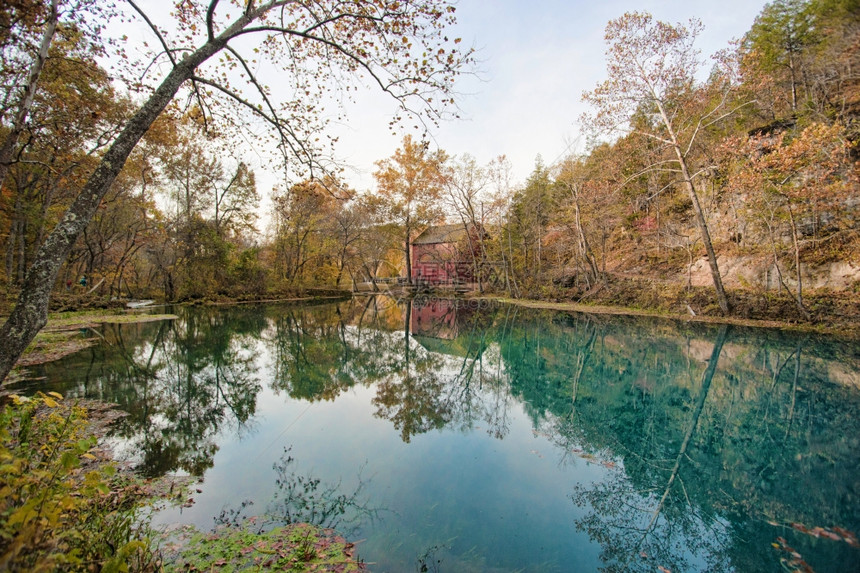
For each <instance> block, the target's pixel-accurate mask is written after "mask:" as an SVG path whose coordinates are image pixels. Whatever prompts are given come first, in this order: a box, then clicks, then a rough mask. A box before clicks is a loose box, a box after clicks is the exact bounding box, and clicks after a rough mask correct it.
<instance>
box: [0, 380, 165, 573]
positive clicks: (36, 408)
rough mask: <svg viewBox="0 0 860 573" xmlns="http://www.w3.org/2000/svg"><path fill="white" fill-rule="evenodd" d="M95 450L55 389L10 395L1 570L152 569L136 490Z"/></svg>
mask: <svg viewBox="0 0 860 573" xmlns="http://www.w3.org/2000/svg"><path fill="white" fill-rule="evenodd" d="M95 445H96V438H95V437H92V436H87V413H86V410H85V409H84V408H82V407H79V406H77V405H68V404H66V403H64V401H63V399H62V396H60V395H59V394H57V393H54V392H50V393H49V394H47V395H45V394H41V393H40V394H39V395H37V396H36V397H35V398H22V397H19V396H12V398H11V403H10V404H7V405H6V406H5V407H4V408H3V410H2V412H0V570H3V571H7V570H8V571H24V570H26V571H92V570H96V571H98V570H101V571H106V572H109V571H128V570H129V569H130V568H132V569H135V570H146V569H151V568H153V565H152V562H153V560H154V559H153V554H152V552H151V551H150V549H149V546H148V542H147V541H146V540H145V539H141V538H140V535H141V526H140V525H139V520H138V518H137V516H138V508H139V504H138V502H139V500H140V499H141V497H142V491H141V490H140V488H138V487H136V486H135V485H133V484H129V483H128V482H127V481H124V480H123V479H122V478H120V477H119V476H118V474H117V472H116V468H115V467H114V466H113V465H112V464H111V463H107V462H105V461H103V460H99V459H98V458H97V457H96V456H95V455H94V454H93V453H92V450H93V448H94V447H95Z"/></svg>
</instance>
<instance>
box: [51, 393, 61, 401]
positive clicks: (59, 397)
mask: <svg viewBox="0 0 860 573" xmlns="http://www.w3.org/2000/svg"><path fill="white" fill-rule="evenodd" d="M48 396H53V397H54V398H56V399H57V400H62V399H63V395H62V394H60V393H59V392H48Z"/></svg>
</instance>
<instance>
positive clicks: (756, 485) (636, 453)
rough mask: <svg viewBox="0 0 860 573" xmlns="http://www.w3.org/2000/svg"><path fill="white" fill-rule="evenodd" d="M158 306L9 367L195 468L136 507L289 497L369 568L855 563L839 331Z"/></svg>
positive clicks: (163, 460) (204, 522)
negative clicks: (75, 350)
mask: <svg viewBox="0 0 860 573" xmlns="http://www.w3.org/2000/svg"><path fill="white" fill-rule="evenodd" d="M179 313H180V319H179V320H177V321H169V322H160V323H145V324H137V325H121V326H120V325H104V326H103V327H102V329H101V333H102V334H103V335H104V337H105V342H104V343H102V344H100V345H99V346H96V347H94V348H92V349H90V350H87V351H85V352H83V353H79V354H76V355H74V356H72V357H69V358H67V359H66V360H64V361H62V362H58V363H54V364H48V365H44V366H43V367H40V368H38V369H34V371H33V375H34V376H45V377H46V379H45V380H40V381H36V382H32V383H29V384H26V385H24V386H22V388H21V390H33V391H34V390H35V389H43V390H56V391H59V392H61V393H63V394H64V395H66V396H73V397H74V396H81V397H84V396H85V397H88V398H97V399H103V400H107V401H112V402H117V403H119V404H120V405H121V406H122V407H123V408H124V409H126V410H128V411H129V412H130V414H131V416H129V418H128V419H127V420H126V421H125V422H124V423H123V425H121V426H120V427H118V428H117V430H116V434H115V436H114V437H113V440H114V441H115V443H116V445H117V448H118V449H119V450H120V451H121V452H122V453H123V454H124V455H126V456H128V457H129V458H131V459H133V460H136V461H137V462H138V463H139V464H140V471H141V472H142V473H144V474H146V475H160V474H162V473H164V472H177V473H189V474H193V475H199V476H202V479H203V482H202V484H200V486H199V487H200V489H201V490H202V493H199V494H197V495H195V503H194V505H193V506H191V507H190V508H175V509H170V510H167V511H165V512H163V513H162V514H160V515H159V516H157V522H158V523H160V524H171V523H177V522H181V523H193V524H195V525H197V526H198V527H201V528H204V529H205V528H209V527H212V526H213V525H214V524H215V523H216V521H225V520H235V519H237V518H239V517H241V516H252V515H266V516H268V517H270V518H274V519H278V520H281V521H314V522H316V523H318V524H321V525H324V526H333V527H336V528H338V529H339V530H341V531H342V532H344V533H346V534H347V535H348V536H349V537H350V538H351V539H353V540H360V543H359V554H360V556H361V557H362V558H363V559H365V560H366V561H367V562H369V563H371V569H372V570H375V571H412V570H417V569H418V568H420V566H421V565H422V564H425V565H427V567H428V570H430V571H433V570H439V571H594V570H597V569H599V568H601V567H606V568H609V569H610V570H634V571H635V570H641V571H654V570H658V567H664V568H666V569H669V570H671V571H673V572H677V571H700V570H705V569H708V570H713V571H781V570H785V569H784V566H783V564H781V562H780V561H781V560H782V561H785V562H787V561H790V560H792V559H795V563H794V565H795V566H799V564H798V562H797V560H796V559H797V558H796V557H793V556H792V555H791V553H790V552H789V551H788V550H786V548H787V547H790V548H791V549H792V550H794V551H796V552H797V553H798V554H799V555H800V556H801V558H802V559H803V560H804V561H805V562H806V563H808V564H809V565H810V566H811V567H812V568H813V569H814V570H815V571H819V572H820V571H856V570H858V569H860V548H857V547H854V546H853V545H852V544H853V543H854V540H853V538H852V537H851V534H850V533H849V532H854V533H856V532H857V531H858V529H860V511H858V510H860V499H858V493H860V467H858V466H860V456H858V454H860V431H858V430H860V427H858V426H860V417H858V414H860V353H858V349H857V348H855V346H854V345H850V344H844V343H840V342H838V341H836V340H833V339H829V338H825V337H817V336H810V335H798V334H784V333H779V332H776V331H772V330H768V331H765V330H754V329H740V328H726V327H720V326H706V325H695V324H685V323H677V324H676V323H673V322H670V321H658V320H645V319H633V318H624V317H596V316H588V315H581V314H568V313H555V312H547V311H529V310H526V309H521V308H520V309H518V308H514V307H508V306H489V305H480V308H479V305H477V304H476V303H466V304H462V303H461V304H456V303H454V302H451V301H432V300H431V301H423V302H421V301H418V302H416V303H415V304H413V305H412V306H411V307H404V306H403V305H397V304H395V303H394V302H393V301H391V300H389V299H383V298H377V299H373V298H369V299H355V300H353V301H349V302H342V303H338V304H326V305H319V306H310V307H296V306H283V305H270V306H259V307H248V306H240V307H232V308H203V309H201V308H187V309H179ZM709 366H710V367H709ZM816 527H818V528H825V529H818V530H816V529H815V528H816ZM774 545H776V547H774Z"/></svg>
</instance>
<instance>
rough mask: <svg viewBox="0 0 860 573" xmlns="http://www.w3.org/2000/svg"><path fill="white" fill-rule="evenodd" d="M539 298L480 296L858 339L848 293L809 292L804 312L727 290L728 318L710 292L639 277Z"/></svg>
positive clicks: (770, 297)
mask: <svg viewBox="0 0 860 573" xmlns="http://www.w3.org/2000/svg"><path fill="white" fill-rule="evenodd" d="M541 294H542V296H535V293H526V294H525V296H523V297H521V298H513V297H509V296H504V295H499V296H493V295H488V296H486V297H483V298H492V299H493V300H497V301H500V302H502V301H503V302H507V303H511V304H517V305H521V306H529V307H532V308H545V309H553V310H563V311H571V312H584V313H592V314H612V315H627V316H649V317H661V318H667V319H672V320H683V321H693V322H705V323H713V324H735V325H740V326H750V327H758V328H780V329H785V330H797V331H804V332H818V333H822V334H829V335H833V336H838V337H841V338H848V339H852V340H860V293H855V292H852V291H842V292H834V291H828V290H817V291H810V292H808V293H806V294H805V295H804V307H805V311H806V312H805V313H804V312H802V311H801V310H800V309H799V308H798V306H797V303H796V301H795V299H794V298H793V297H792V296H791V295H790V294H789V293H787V292H762V291H754V290H742V289H733V290H731V291H729V292H728V298H729V303H730V305H731V308H732V313H731V314H730V315H729V316H725V315H723V314H722V312H721V311H720V308H719V306H717V304H716V301H715V299H714V295H713V289H709V288H705V287H693V288H684V287H679V286H678V285H674V284H666V283H660V282H654V281H650V280H647V279H642V278H627V277H623V278H619V277H615V278H613V280H612V281H611V282H610V283H609V284H601V285H598V286H596V287H594V288H592V289H591V290H590V291H588V292H585V293H582V292H578V291H573V290H570V291H567V290H564V289H552V290H548V291H547V292H545V293H541ZM807 315H808V316H807Z"/></svg>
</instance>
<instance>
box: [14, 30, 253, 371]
mask: <svg viewBox="0 0 860 573" xmlns="http://www.w3.org/2000/svg"><path fill="white" fill-rule="evenodd" d="M250 21H251V20H250V19H249V17H248V15H247V14H246V15H244V16H243V17H241V18H240V19H239V20H237V22H236V23H235V24H234V25H233V26H231V27H229V28H228V29H227V30H225V32H224V33H223V34H222V35H221V36H219V37H217V38H215V39H213V40H210V41H209V42H207V43H206V44H204V45H203V46H202V47H201V48H200V49H198V50H197V51H195V52H193V53H192V54H190V55H188V56H186V58H185V59H183V60H182V61H181V62H179V63H178V64H177V65H176V66H175V67H174V68H173V69H172V70H171V72H170V73H169V74H168V75H167V77H166V78H164V81H162V83H161V85H160V86H158V89H157V90H156V91H155V92H154V93H153V94H152V95H151V96H150V97H149V99H148V100H147V101H146V102H145V103H144V104H143V106H142V107H141V108H140V109H139V110H138V111H137V112H136V113H135V114H134V116H132V117H131V119H129V121H128V123H127V124H126V126H125V128H124V129H123V130H122V132H120V134H119V135H118V136H117V138H116V139H115V140H114V142H113V144H111V146H110V149H108V151H107V152H106V153H105V155H104V157H102V160H101V162H100V163H99V165H98V167H97V168H96V170H95V171H94V172H93V174H92V175H91V176H90V178H89V180H88V181H87V183H86V185H84V188H83V189H82V190H81V192H80V193H79V194H78V196H77V197H76V198H75V200H74V201H73V202H72V205H71V206H70V207H69V209H68V211H66V213H65V215H64V216H63V218H62V220H61V221H60V222H59V223H58V224H57V226H56V227H55V228H54V230H53V231H52V232H51V234H50V235H48V238H47V239H46V240H45V242H44V243H43V244H42V246H41V247H40V248H39V250H38V252H37V253H36V258H35V260H34V261H33V264H32V265H31V266H30V269H29V271H28V272H27V274H26V277H25V278H24V282H23V284H22V289H21V294H20V296H19V297H18V302H17V304H16V305H15V308H14V309H13V310H12V313H11V315H10V316H9V319H8V320H7V321H6V323H5V324H4V325H3V326H2V328H0V382H2V381H3V380H5V378H6V375H7V374H9V371H10V370H11V369H12V367H13V366H14V365H15V362H17V360H18V357H19V356H21V354H22V353H23V352H24V349H25V348H27V346H28V345H29V344H30V342H31V341H32V340H33V338H35V336H36V334H37V333H38V332H39V330H41V329H42V327H43V326H44V325H45V323H46V322H47V321H48V305H49V303H50V299H51V291H52V289H53V287H54V283H55V282H56V280H57V274H58V273H59V270H60V267H61V266H62V265H63V263H64V262H65V261H66V259H67V258H68V256H69V252H70V251H71V249H72V247H73V246H74V244H75V242H76V241H77V239H78V237H79V236H80V234H81V233H82V232H83V231H84V229H86V227H87V225H88V224H89V222H90V220H91V219H92V217H93V215H94V214H95V212H96V209H97V208H98V206H99V203H101V200H102V198H103V197H104V196H105V194H106V193H107V192H108V190H109V189H110V187H111V185H112V184H113V182H114V180H115V179H116V177H117V175H118V174H119V172H120V170H121V169H122V166H123V165H124V164H125V161H126V159H127V158H128V156H129V154H130V153H131V151H132V150H133V149H134V148H135V146H136V145H137V142H138V141H139V140H140V138H141V137H143V135H144V134H145V133H146V131H147V130H148V129H149V126H150V125H152V123H153V122H154V121H155V119H156V118H157V117H158V116H159V115H160V114H161V112H162V111H163V110H164V108H165V107H167V105H168V104H169V103H170V101H171V100H172V99H173V97H174V96H175V95H176V92H177V91H179V88H180V86H181V85H182V84H183V83H184V82H185V81H187V80H188V79H190V78H191V77H192V75H193V74H194V70H195V69H196V68H197V66H199V65H200V64H202V63H203V62H205V61H206V60H207V59H209V58H210V57H211V56H213V55H214V54H216V53H217V52H218V51H220V50H221V49H222V48H223V47H224V46H225V45H226V44H227V40H228V39H229V38H230V37H231V36H232V35H233V34H235V33H236V32H237V31H239V30H241V29H242V28H244V27H245V26H247V24H248V23H249V22H250Z"/></svg>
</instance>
